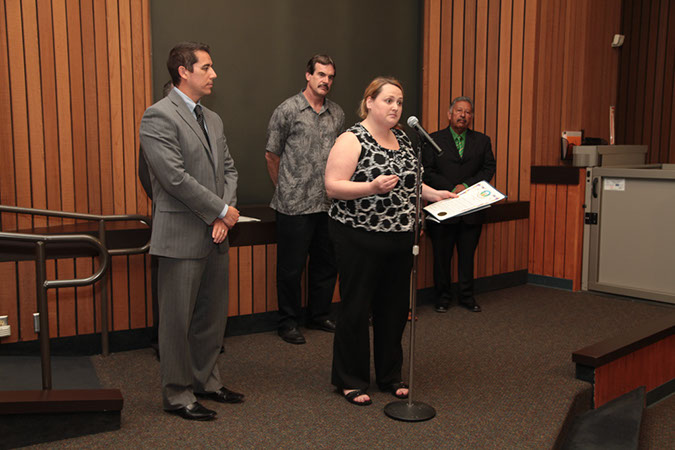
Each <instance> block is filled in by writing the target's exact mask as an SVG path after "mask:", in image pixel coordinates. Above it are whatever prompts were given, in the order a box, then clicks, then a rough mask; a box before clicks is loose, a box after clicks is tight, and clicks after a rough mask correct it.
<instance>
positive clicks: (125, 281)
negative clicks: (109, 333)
mask: <svg viewBox="0 0 675 450" xmlns="http://www.w3.org/2000/svg"><path fill="white" fill-rule="evenodd" d="M128 258H129V257H128V256H113V257H111V258H110V262H111V264H110V287H111V290H112V295H111V296H110V301H111V309H110V310H109V311H110V314H109V316H110V317H111V319H112V327H111V328H110V330H115V331H117V330H128V329H129V319H130V315H129V266H128V263H129V261H128Z"/></svg>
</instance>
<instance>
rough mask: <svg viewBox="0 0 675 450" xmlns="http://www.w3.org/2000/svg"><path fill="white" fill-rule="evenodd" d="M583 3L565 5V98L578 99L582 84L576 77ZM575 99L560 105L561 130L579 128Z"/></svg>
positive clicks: (563, 61) (582, 27)
mask: <svg viewBox="0 0 675 450" xmlns="http://www.w3.org/2000/svg"><path fill="white" fill-rule="evenodd" d="M583 7H584V5H583V4H581V5H578V4H576V3H575V2H574V1H568V2H567V7H566V8H565V24H566V26H565V30H564V31H565V42H564V49H563V60H562V65H561V68H562V69H563V70H564V71H565V77H564V79H563V86H562V89H563V94H562V97H563V98H565V99H568V98H572V99H579V96H580V93H579V92H576V88H577V87H580V86H582V83H580V82H579V80H578V78H579V76H580V75H583V73H582V71H581V70H579V69H580V67H579V58H580V56H581V57H583V55H579V52H583V45H582V46H580V45H579V44H580V43H581V44H583V43H584V41H583V39H581V38H580V37H579V34H580V33H584V31H585V28H586V27H585V26H584V25H585V23H584V22H585V21H583V20H581V21H580V20H579V18H580V17H586V15H585V14H580V12H579V8H583ZM574 104H575V101H564V102H563V103H562V105H561V107H562V124H561V125H562V129H563V130H578V129H580V123H579V122H580V121H581V118H580V116H579V115H578V114H575V113H574V111H573V106H574Z"/></svg>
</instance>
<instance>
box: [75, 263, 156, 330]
mask: <svg viewBox="0 0 675 450" xmlns="http://www.w3.org/2000/svg"><path fill="white" fill-rule="evenodd" d="M127 264H128V266H129V294H128V298H129V326H130V328H132V329H134V328H144V327H146V326H148V325H149V324H150V323H151V322H152V321H151V320H149V319H148V316H146V306H145V298H146V297H145V273H144V270H143V266H144V265H145V260H144V256H143V255H130V256H129V257H128V261H127ZM78 301H79V297H78ZM150 317H152V316H150Z"/></svg>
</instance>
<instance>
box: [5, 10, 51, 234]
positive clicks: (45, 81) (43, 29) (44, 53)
mask: <svg viewBox="0 0 675 450" xmlns="http://www.w3.org/2000/svg"><path fill="white" fill-rule="evenodd" d="M38 5H39V8H38V9H37V20H38V33H39V37H40V39H39V40H40V42H39V44H40V64H39V66H40V81H41V82H42V121H43V122H44V127H43V129H44V130H43V131H44V158H45V159H44V161H43V162H42V163H43V164H44V167H45V169H46V173H47V176H46V180H45V188H46V191H47V209H53V210H57V211H58V210H61V172H60V170H59V126H58V112H57V109H56V69H55V65H56V62H55V60H54V27H53V25H52V5H51V2H41V3H39V4H38ZM0 45H2V44H0ZM3 203H4V202H3ZM4 204H7V203H4ZM47 222H48V224H50V225H56V224H60V223H62V222H63V221H62V220H61V219H59V218H56V217H50V218H48V219H47Z"/></svg>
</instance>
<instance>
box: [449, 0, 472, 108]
mask: <svg viewBox="0 0 675 450" xmlns="http://www.w3.org/2000/svg"><path fill="white" fill-rule="evenodd" d="M469 3H474V2H469ZM470 8H471V7H470V6H469V5H467V4H466V2H465V1H464V0H454V5H453V7H452V9H453V13H452V66H453V67H452V72H451V74H452V78H451V79H452V84H451V92H450V98H448V99H447V100H446V101H447V102H448V103H447V106H448V107H449V106H450V101H451V100H452V98H455V97H457V96H459V95H471V93H465V92H464V86H465V85H466V83H467V81H466V80H467V78H468V77H470V76H471V73H472V72H473V67H472V68H471V69H469V67H468V64H469V62H468V60H469V59H473V58H472V57H470V56H469V53H470V52H472V51H474V50H473V49H471V46H472V45H475V41H474V36H470V35H469V34H468V32H467V31H468V28H469V21H470V20H472V19H471V18H470V17H469V16H468V15H467V12H468V9H470ZM441 101H443V99H441ZM443 109H446V110H447V109H448V108H443Z"/></svg>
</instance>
